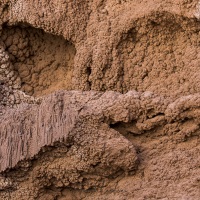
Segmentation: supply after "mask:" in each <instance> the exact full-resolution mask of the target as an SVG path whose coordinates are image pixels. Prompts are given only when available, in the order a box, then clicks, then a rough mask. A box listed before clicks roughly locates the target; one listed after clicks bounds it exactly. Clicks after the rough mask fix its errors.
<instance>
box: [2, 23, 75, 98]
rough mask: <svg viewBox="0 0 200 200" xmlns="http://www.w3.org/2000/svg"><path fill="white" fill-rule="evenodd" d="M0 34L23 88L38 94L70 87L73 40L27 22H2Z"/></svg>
mask: <svg viewBox="0 0 200 200" xmlns="http://www.w3.org/2000/svg"><path fill="white" fill-rule="evenodd" d="M0 36H1V40H2V41H3V44H4V46H5V50H6V52H7V53H8V55H9V60H10V62H11V63H12V65H13V68H14V70H15V71H16V72H17V74H18V76H19V77H20V79H21V90H22V91H23V92H25V93H26V94H28V95H31V96H35V97H38V96H43V95H46V94H49V93H52V92H54V91H57V90H60V89H67V90H70V89H72V74H73V69H74V57H75V54H76V48H75V46H74V45H73V44H72V43H70V42H69V41H67V40H65V39H64V38H63V37H62V36H56V35H53V34H50V33H46V32H45V31H44V30H42V29H38V28H33V27H30V26H27V25H24V26H22V25H18V26H4V27H3V30H2V33H1V35H0Z"/></svg>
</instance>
